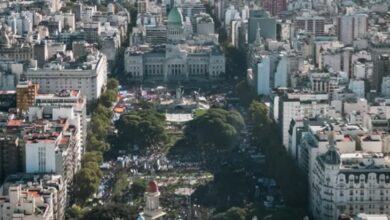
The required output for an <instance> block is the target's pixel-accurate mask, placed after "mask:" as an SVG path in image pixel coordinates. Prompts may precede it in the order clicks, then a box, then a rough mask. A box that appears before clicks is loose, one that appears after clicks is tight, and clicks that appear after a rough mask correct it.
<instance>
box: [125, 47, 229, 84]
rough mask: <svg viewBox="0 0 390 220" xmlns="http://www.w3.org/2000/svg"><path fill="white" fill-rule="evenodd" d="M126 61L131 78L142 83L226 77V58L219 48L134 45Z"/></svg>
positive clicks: (129, 50) (127, 53)
mask: <svg viewBox="0 0 390 220" xmlns="http://www.w3.org/2000/svg"><path fill="white" fill-rule="evenodd" d="M124 60H125V71H126V73H127V74H128V75H129V77H130V78H132V79H133V80H140V81H141V80H157V81H165V82H166V81H188V80H190V79H203V80H218V79H223V77H224V74H225V56H224V54H223V52H222V51H221V50H220V49H219V47H217V46H199V45H188V44H176V45H173V44H168V45H162V46H155V47H151V46H147V45H143V46H135V47H130V48H128V49H127V50H126V52H125V58H124Z"/></svg>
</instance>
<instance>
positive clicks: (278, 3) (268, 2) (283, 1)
mask: <svg viewBox="0 0 390 220" xmlns="http://www.w3.org/2000/svg"><path fill="white" fill-rule="evenodd" d="M261 7H262V8H264V9H265V10H267V11H268V12H269V13H270V14H271V15H272V16H276V15H278V14H279V13H280V12H282V11H285V10H287V0H264V1H261Z"/></svg>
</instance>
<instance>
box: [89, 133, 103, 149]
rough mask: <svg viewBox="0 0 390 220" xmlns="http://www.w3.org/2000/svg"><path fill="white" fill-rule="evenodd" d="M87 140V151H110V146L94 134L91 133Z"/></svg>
mask: <svg viewBox="0 0 390 220" xmlns="http://www.w3.org/2000/svg"><path fill="white" fill-rule="evenodd" d="M87 139H88V141H87V143H88V144H87V150H89V151H101V152H104V151H106V150H108V144H107V143H106V142H105V141H104V140H100V139H98V138H97V137H96V135H95V134H94V133H91V132H90V133H89V134H88V136H87Z"/></svg>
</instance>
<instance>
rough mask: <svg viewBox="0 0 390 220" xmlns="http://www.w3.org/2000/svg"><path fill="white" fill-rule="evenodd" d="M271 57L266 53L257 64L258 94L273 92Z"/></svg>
mask: <svg viewBox="0 0 390 220" xmlns="http://www.w3.org/2000/svg"><path fill="white" fill-rule="evenodd" d="M270 62H271V61H270V57H269V56H268V55H264V56H262V57H261V61H260V62H259V63H258V64H257V94H259V95H269V94H270V92H271V83H270V74H271V70H270V66H271V64H270Z"/></svg>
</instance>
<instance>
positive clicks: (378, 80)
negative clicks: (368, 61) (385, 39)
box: [370, 54, 390, 92]
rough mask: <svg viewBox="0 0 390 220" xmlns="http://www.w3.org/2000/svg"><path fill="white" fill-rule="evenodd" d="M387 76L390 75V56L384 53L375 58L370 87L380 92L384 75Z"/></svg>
mask: <svg viewBox="0 0 390 220" xmlns="http://www.w3.org/2000/svg"><path fill="white" fill-rule="evenodd" d="M385 76H390V57H389V55H388V54H382V55H380V56H379V57H378V58H377V59H375V60H374V66H373V74H372V80H371V88H370V89H371V90H375V91H376V92H380V90H381V86H382V81H383V77H385Z"/></svg>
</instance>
